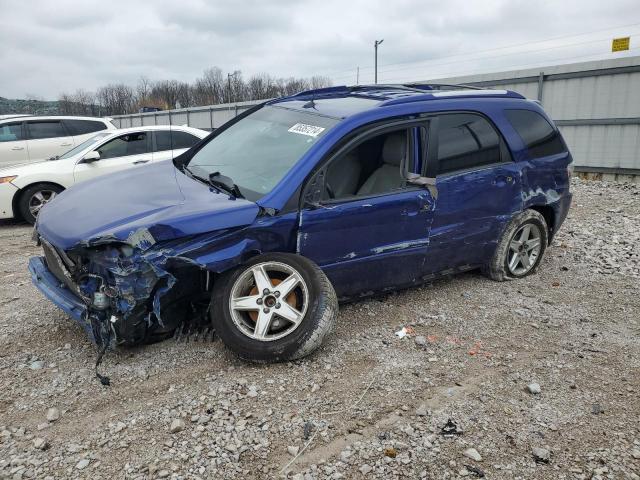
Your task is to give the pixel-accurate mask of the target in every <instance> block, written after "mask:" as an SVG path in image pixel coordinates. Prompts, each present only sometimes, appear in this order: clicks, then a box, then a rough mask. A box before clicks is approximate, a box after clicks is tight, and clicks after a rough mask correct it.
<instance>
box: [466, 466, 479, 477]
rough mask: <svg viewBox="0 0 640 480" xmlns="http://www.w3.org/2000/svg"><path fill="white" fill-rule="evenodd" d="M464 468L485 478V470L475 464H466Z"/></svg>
mask: <svg viewBox="0 0 640 480" xmlns="http://www.w3.org/2000/svg"><path fill="white" fill-rule="evenodd" d="M464 468H466V469H467V470H468V471H469V473H472V474H474V475H475V476H476V477H478V478H484V471H483V470H482V469H481V468H478V467H474V466H473V465H465V466H464Z"/></svg>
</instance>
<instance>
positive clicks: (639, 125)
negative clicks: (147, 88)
mask: <svg viewBox="0 0 640 480" xmlns="http://www.w3.org/2000/svg"><path fill="white" fill-rule="evenodd" d="M424 82H425V83H430V82H434V83H455V84H467V85H475V86H483V87H498V88H503V89H509V90H515V91H517V92H520V93H521V94H523V95H524V96H526V97H527V98H531V99H536V100H539V101H540V102H541V103H542V105H543V106H544V108H545V110H546V111H547V112H548V113H549V115H551V117H552V118H553V119H554V120H555V121H556V124H557V125H558V126H559V128H560V129H561V130H562V134H563V136H564V138H565V140H566V141H567V143H568V144H569V148H570V150H571V152H572V154H573V157H574V161H575V165H576V171H579V172H587V173H590V174H592V175H598V176H605V177H608V178H612V177H622V176H627V175H630V176H635V177H633V178H635V179H636V180H640V56H633V57H624V58H619V59H613V60H602V61H595V62H584V63H574V64H567V65H556V66H552V67H545V68H536V69H526V70H517V71H510V72H497V73H488V74H482V75H473V76H465V77H451V78H444V79H443V78H440V79H430V80H425V81H424ZM257 103H259V102H241V103H233V104H223V105H211V106H206V107H193V108H182V109H177V110H169V111H162V112H155V113H142V114H134V115H122V116H117V117H114V124H115V125H116V126H118V127H120V128H126V127H135V126H141V125H168V124H170V123H171V124H173V125H182V124H186V125H189V126H191V127H196V128H202V129H205V130H212V129H215V128H218V127H219V126H221V125H222V124H223V123H225V122H226V121H228V120H230V119H231V118H233V117H234V116H236V115H237V114H238V113H240V112H242V111H244V110H246V109H248V108H250V107H252V106H253V105H256V104H257ZM629 178H631V177H629Z"/></svg>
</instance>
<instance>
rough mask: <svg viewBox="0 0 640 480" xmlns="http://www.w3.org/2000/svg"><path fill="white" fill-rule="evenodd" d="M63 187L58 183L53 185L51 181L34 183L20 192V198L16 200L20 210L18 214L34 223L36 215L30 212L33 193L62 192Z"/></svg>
mask: <svg viewBox="0 0 640 480" xmlns="http://www.w3.org/2000/svg"><path fill="white" fill-rule="evenodd" d="M63 190H64V188H62V187H61V186H60V185H55V184H53V183H36V184H35V185H31V186H30V187H27V188H26V189H25V190H23V191H22V193H21V194H20V199H19V200H18V211H19V212H20V216H21V217H22V219H23V220H25V221H26V222H29V223H30V224H31V225H33V224H34V223H36V217H35V215H33V214H32V213H31V209H30V202H31V199H32V198H33V197H34V195H36V194H38V193H39V192H55V194H56V195H57V194H58V193H60V192H62V191H63Z"/></svg>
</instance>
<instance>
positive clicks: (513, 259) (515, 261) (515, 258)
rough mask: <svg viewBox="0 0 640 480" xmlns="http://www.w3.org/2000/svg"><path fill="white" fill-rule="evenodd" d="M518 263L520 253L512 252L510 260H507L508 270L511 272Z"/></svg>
mask: <svg viewBox="0 0 640 480" xmlns="http://www.w3.org/2000/svg"><path fill="white" fill-rule="evenodd" d="M518 263H520V254H519V253H514V254H513V257H511V260H510V261H509V270H511V271H512V272H513V271H514V270H515V269H516V267H517V266H518Z"/></svg>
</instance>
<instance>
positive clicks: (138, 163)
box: [133, 160, 149, 165]
mask: <svg viewBox="0 0 640 480" xmlns="http://www.w3.org/2000/svg"><path fill="white" fill-rule="evenodd" d="M148 161H149V160H136V161H135V162H133V164H134V165H140V164H141V163H147V162H148Z"/></svg>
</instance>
